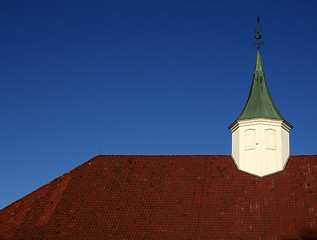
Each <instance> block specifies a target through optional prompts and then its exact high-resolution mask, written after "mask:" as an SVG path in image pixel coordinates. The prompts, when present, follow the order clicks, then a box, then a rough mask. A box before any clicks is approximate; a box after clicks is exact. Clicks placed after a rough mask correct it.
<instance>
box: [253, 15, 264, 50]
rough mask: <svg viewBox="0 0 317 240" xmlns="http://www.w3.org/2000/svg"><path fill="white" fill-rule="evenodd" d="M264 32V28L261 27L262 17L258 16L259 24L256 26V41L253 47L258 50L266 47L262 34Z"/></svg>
mask: <svg viewBox="0 0 317 240" xmlns="http://www.w3.org/2000/svg"><path fill="white" fill-rule="evenodd" d="M261 32H262V26H261V25H260V17H259V16H258V22H257V24H256V26H255V33H256V35H255V39H256V40H255V41H254V42H253V46H255V47H256V48H257V49H258V50H260V48H261V47H262V46H263V45H264V42H263V41H261V38H262V36H261V34H260V33H261Z"/></svg>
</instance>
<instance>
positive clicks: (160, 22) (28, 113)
mask: <svg viewBox="0 0 317 240" xmlns="http://www.w3.org/2000/svg"><path fill="white" fill-rule="evenodd" d="M316 9H317V2H316V1H301V2H299V1H262V2H261V1H260V2H259V1H220V0H215V1H207V0H199V1H184V0H183V1H174V0H170V1H166V0H160V1H138V0H137V1H121V0H116V1H78V0H76V1H69V0H64V1H22V0H16V1H2V2H1V3H0V26H1V36H0V44H1V45H0V49H1V50H0V51H1V52H0V69H1V70H0V81H1V87H0V110H1V112H0V124H1V134H0V146H1V147H0V153H1V154H0V162H1V168H0V176H1V179H2V180H1V181H0V192H1V194H0V209H1V208H3V207H5V206H7V205H8V204H10V203H12V202H14V201H16V200H17V199H19V198H21V197H23V196H25V195H26V194H28V193H30V192H32V191H34V190H35V189H37V188H39V187H41V186H43V185H44V184H46V183H48V182H49V181H51V180H53V179H55V178H56V177H58V176H60V175H62V174H64V173H65V172H67V171H70V170H71V169H73V168H75V167H76V166H78V165H80V164H82V163H84V162H85V161H87V160H89V159H91V158H92V157H94V156H96V155H99V154H100V153H101V154H104V155H108V154H110V155H112V154H123V155H127V154H128V155H130V154H131V155H132V154H133V155H134V154H142V155H143V154H146V155H148V154H149V155H175V154H185V155H187V154H198V155H202V154H203V155H205V154H207V155H223V154H225V155H229V154H231V133H230V131H229V130H228V128H227V127H228V126H229V125H230V124H231V123H232V122H233V121H234V120H235V119H236V118H237V117H238V115H239V113H240V112H241V110H242V108H243V106H244V104H245V102H246V100H247V96H248V93H249V89H250V85H251V80H252V75H253V70H254V66H255V57H256V49H255V48H254V47H252V41H253V40H254V35H255V33H254V27H255V25H256V20H257V16H258V15H260V23H261V25H262V27H263V32H262V35H263V40H264V41H265V46H264V47H263V49H262V53H261V54H262V62H263V66H264V71H265V73H266V79H267V81H268V85H269V88H270V91H271V95H272V97H273V100H274V102H275V104H276V106H277V108H278V109H279V111H280V112H281V114H282V115H283V117H284V118H285V119H286V120H287V121H288V122H289V123H291V124H292V125H293V126H294V129H293V130H292V131H291V134H290V142H291V154H293V155H311V154H316V135H317V129H316V127H315V124H314V122H315V120H316V119H317V111H316V106H315V105H316V102H317V101H316V96H315V94H316V87H317V84H316V82H317V78H316V75H315V70H316V59H317V46H316V45H317V44H316V42H317V30H316V25H317V16H316V13H315V12H316Z"/></svg>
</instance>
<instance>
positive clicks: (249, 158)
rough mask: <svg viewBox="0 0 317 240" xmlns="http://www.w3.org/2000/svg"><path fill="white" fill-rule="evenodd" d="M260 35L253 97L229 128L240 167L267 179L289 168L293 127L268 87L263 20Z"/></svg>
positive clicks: (258, 32) (233, 156)
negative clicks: (263, 47)
mask: <svg viewBox="0 0 317 240" xmlns="http://www.w3.org/2000/svg"><path fill="white" fill-rule="evenodd" d="M256 32H257V35H256V36H255V38H256V39H257V41H256V42H255V44H256V45H257V48H258V52H257V56H256V64H255V70H254V75H253V80H252V85H251V89H250V93H249V97H248V100H247V103H246V104H245V106H244V108H243V110H242V112H241V114H240V115H239V117H238V118H237V120H236V121H235V122H234V123H232V124H231V125H230V126H229V129H230V130H231V132H232V158H233V160H234V162H235V164H236V166H237V168H238V169H240V170H241V171H245V172H248V173H250V174H253V175H257V176H260V177H263V176H266V175H269V174H273V173H276V172H279V171H282V170H283V169H284V168H285V165H286V164H287V161H288V159H289V157H290V150H289V132H290V130H291V129H292V128H293V127H292V126H291V125H290V124H289V123H288V122H286V121H285V120H284V118H283V117H282V115H281V114H280V113H279V111H278V110H277V108H276V106H275V104H274V102H273V100H272V97H271V94H270V92H269V88H268V86H267V82H266V79H265V75H264V71H263V66H262V61H261V55H260V46H261V42H260V39H261V35H260V32H261V29H260V26H259V20H258V24H257V26H256Z"/></svg>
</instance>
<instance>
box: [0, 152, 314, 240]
mask: <svg viewBox="0 0 317 240" xmlns="http://www.w3.org/2000/svg"><path fill="white" fill-rule="evenodd" d="M316 176H317V155H315V156H291V158H290V161H289V162H288V164H287V166H286V168H285V170H284V171H283V172H281V173H279V174H273V175H270V176H267V177H263V178H258V177H255V176H253V175H250V174H247V173H244V172H241V171H239V170H238V169H237V168H236V166H235V165H234V162H233V161H232V158H231V157H230V156H215V155H211V156H192V155H191V156H128V155H127V156H97V157H95V158H93V159H91V160H90V161H87V162H86V163H84V164H82V165H81V166H79V167H77V168H75V169H73V170H72V171H70V172H68V173H66V174H64V175H62V176H60V177H59V178H57V179H56V180H54V181H52V182H51V183H49V184H47V185H45V186H43V187H41V188H40V189H38V190H36V191H34V192H33V193H31V194H29V195H27V196H26V197H24V198H22V199H20V200H18V201H17V202H15V203H13V204H11V205H10V206H8V207H6V208H4V209H2V210H1V211H0V239H152V238H153V237H154V238H156V239H218V238H219V239H245V238H248V239H273V238H274V239H276V238H278V239H304V237H305V236H312V235H313V234H314V236H316V233H317V222H316V219H317V218H316V217H317V212H316V209H317V195H316V194H317V178H316ZM281 200H282V201H281ZM316 237H317V236H316ZM305 239H306V238H305ZM311 239H313V238H311Z"/></svg>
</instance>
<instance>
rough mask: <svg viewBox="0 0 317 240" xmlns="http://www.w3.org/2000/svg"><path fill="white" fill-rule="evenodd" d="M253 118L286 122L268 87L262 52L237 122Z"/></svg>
mask: <svg viewBox="0 0 317 240" xmlns="http://www.w3.org/2000/svg"><path fill="white" fill-rule="evenodd" d="M251 118H271V119H279V120H284V118H283V117H282V115H281V114H280V112H279V111H278V110H277V108H276V106H275V104H274V102H273V100H272V97H271V94H270V91H269V88H268V86H267V82H266V79H265V75H264V70H263V66H262V61H261V55H260V51H258V52H257V55H256V64H255V70H254V75H253V80H252V85H251V89H250V93H249V97H248V100H247V103H246V104H245V106H244V108H243V110H242V112H241V113H240V115H239V117H238V119H237V120H243V119H251Z"/></svg>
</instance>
